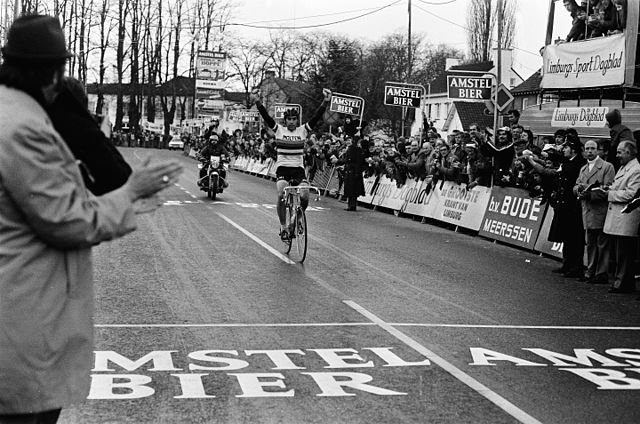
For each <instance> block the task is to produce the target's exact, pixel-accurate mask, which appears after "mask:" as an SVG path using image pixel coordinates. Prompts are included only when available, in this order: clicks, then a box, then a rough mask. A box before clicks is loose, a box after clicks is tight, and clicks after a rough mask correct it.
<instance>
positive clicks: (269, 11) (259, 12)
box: [230, 0, 570, 79]
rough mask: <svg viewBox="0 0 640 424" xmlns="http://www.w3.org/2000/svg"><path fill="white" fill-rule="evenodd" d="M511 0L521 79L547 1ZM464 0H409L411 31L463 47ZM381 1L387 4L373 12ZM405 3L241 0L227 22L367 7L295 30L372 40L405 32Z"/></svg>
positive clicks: (535, 63)
mask: <svg viewBox="0 0 640 424" xmlns="http://www.w3.org/2000/svg"><path fill="white" fill-rule="evenodd" d="M494 1H495V0H494ZM517 2H518V9H517V17H516V18H517V28H516V49H515V51H514V69H515V70H516V71H517V72H518V73H519V74H520V75H521V76H522V77H523V78H525V79H526V78H528V77H529V76H530V75H531V74H532V73H534V72H535V71H536V70H537V69H538V68H540V66H541V64H542V58H541V57H540V55H539V53H538V51H539V50H540V47H542V46H543V45H544V39H545V33H546V26H547V24H546V23H547V14H548V9H549V1H548V0H517ZM469 3H470V0H453V1H452V0H412V10H413V12H412V33H414V34H418V33H421V34H424V35H425V36H426V37H425V39H426V40H427V41H428V42H429V43H432V44H441V43H444V44H448V45H450V46H452V47H455V48H458V49H461V50H463V51H464V52H465V53H466V52H467V31H466V30H465V27H466V18H467V9H468V7H469ZM387 5H390V6H389V7H386V8H384V9H382V10H380V11H377V12H376V9H380V8H383V7H385V6H387ZM407 5H408V0H243V2H242V3H240V6H238V7H237V9H236V10H235V13H234V19H232V22H234V23H243V24H255V25H264V26H272V27H278V26H295V27H296V28H300V27H302V26H307V25H324V24H328V23H331V22H335V21H341V20H345V19H349V18H353V17H357V16H359V15H363V14H366V13H370V14H368V15H367V16H362V17H360V18H357V19H354V20H350V21H348V22H343V23H338V24H335V25H326V26H322V27H318V28H310V29H301V31H317V30H323V31H328V32H332V33H341V34H346V35H349V36H350V37H353V38H358V39H363V40H369V41H375V40H378V39H381V38H382V37H384V36H385V35H386V34H390V33H393V32H397V31H400V32H405V33H406V32H407V27H408V7H407ZM557 9H558V10H557V12H556V25H555V30H554V34H560V35H562V36H564V35H566V33H567V32H568V30H569V27H570V17H569V16H568V14H567V13H566V12H565V10H564V8H563V7H562V5H561V4H559V7H558V8H557ZM371 12H373V13H371ZM230 29H231V28H230ZM233 31H234V32H237V33H238V34H241V35H243V36H245V37H248V38H256V39H257V38H262V37H267V36H268V33H269V30H268V29H254V28H247V27H243V26H233ZM554 38H555V37H554Z"/></svg>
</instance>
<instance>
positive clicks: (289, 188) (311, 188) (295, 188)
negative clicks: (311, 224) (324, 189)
mask: <svg viewBox="0 0 640 424" xmlns="http://www.w3.org/2000/svg"><path fill="white" fill-rule="evenodd" d="M300 190H309V191H315V192H316V194H317V195H318V197H317V198H316V200H319V199H320V194H321V193H320V189H319V188H318V187H315V186H312V185H297V186H286V187H285V188H283V189H282V192H283V193H284V194H287V193H288V192H290V191H300Z"/></svg>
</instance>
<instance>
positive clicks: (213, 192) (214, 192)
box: [207, 175, 218, 200]
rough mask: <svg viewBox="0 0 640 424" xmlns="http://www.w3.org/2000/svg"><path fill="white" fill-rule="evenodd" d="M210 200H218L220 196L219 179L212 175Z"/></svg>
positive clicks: (210, 178)
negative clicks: (217, 197)
mask: <svg viewBox="0 0 640 424" xmlns="http://www.w3.org/2000/svg"><path fill="white" fill-rule="evenodd" d="M207 194H208V195H209V199H211V200H216V196H217V195H218V177H217V176H215V175H212V176H210V177H209V192H208V193H207Z"/></svg>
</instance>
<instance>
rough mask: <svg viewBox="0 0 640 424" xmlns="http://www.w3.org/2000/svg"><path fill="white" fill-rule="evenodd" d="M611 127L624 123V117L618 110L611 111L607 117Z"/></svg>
mask: <svg viewBox="0 0 640 424" xmlns="http://www.w3.org/2000/svg"><path fill="white" fill-rule="evenodd" d="M604 117H605V118H606V119H607V123H608V124H609V126H610V127H613V126H614V125H618V124H621V123H622V115H620V111H619V110H618V109H613V110H610V111H609V112H608V113H607V114H606V115H605V116H604Z"/></svg>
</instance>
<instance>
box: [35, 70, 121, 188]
mask: <svg viewBox="0 0 640 424" xmlns="http://www.w3.org/2000/svg"><path fill="white" fill-rule="evenodd" d="M47 113H48V114H49V117H50V118H51V122H52V123H53V126H54V128H55V129H56V131H58V133H59V134H60V135H61V136H62V138H63V139H64V141H65V142H66V143H67V146H69V149H70V150H71V152H72V153H73V155H74V156H75V158H76V159H77V160H79V161H81V164H80V170H81V171H82V177H83V179H84V182H85V185H86V186H87V188H88V189H89V190H90V191H91V192H92V193H93V194H95V195H96V196H100V195H103V194H105V193H108V192H110V191H112V190H115V189H117V188H119V187H121V186H122V185H123V184H124V183H125V182H126V181H127V179H128V178H129V175H131V167H130V166H129V164H128V163H127V162H126V161H125V160H124V158H123V157H122V155H121V154H120V152H119V151H118V149H116V148H115V146H114V145H113V144H112V143H111V141H109V139H108V138H107V137H106V135H105V134H104V133H103V132H102V130H101V129H100V127H99V126H98V123H97V122H96V120H95V119H94V118H93V117H92V116H91V114H90V113H89V110H88V109H87V97H86V94H85V92H84V87H83V85H82V83H81V82H80V81H78V80H76V79H75V78H71V77H65V79H64V83H63V90H62V92H61V93H60V95H58V97H57V98H56V100H55V102H54V103H53V104H52V105H51V106H49V107H48V109H47Z"/></svg>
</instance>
